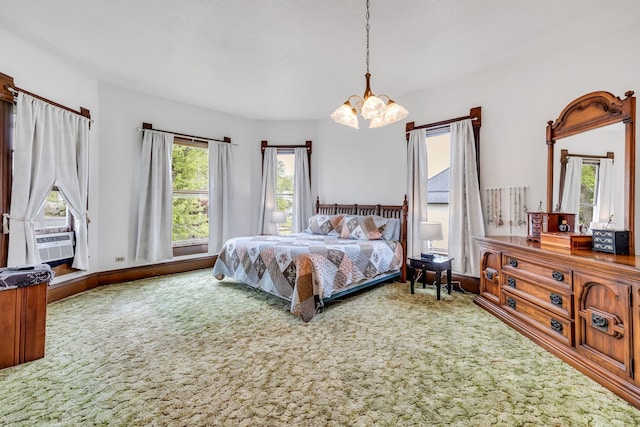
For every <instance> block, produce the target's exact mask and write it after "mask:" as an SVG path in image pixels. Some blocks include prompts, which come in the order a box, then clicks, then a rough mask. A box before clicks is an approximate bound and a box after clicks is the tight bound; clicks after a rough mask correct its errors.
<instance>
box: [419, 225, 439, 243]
mask: <svg viewBox="0 0 640 427" xmlns="http://www.w3.org/2000/svg"><path fill="white" fill-rule="evenodd" d="M418 234H419V236H420V239H421V240H444V235H443V233H442V223H440V222H435V221H434V222H430V221H427V222H421V223H420V226H419V229H418Z"/></svg>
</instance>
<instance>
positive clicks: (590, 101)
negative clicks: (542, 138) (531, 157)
mask: <svg viewBox="0 0 640 427" xmlns="http://www.w3.org/2000/svg"><path fill="white" fill-rule="evenodd" d="M624 95H625V99H620V98H619V97H616V96H614V95H613V94H611V93H609V92H604V91H599V92H591V93H588V94H586V95H583V96H581V97H580V98H577V99H576V100H574V101H572V102H571V103H570V104H568V105H567V106H566V107H565V108H564V110H562V112H561V113H560V115H559V116H558V118H557V119H556V121H555V122H553V121H549V122H547V150H548V155H547V209H549V210H551V209H552V207H553V165H554V153H553V152H554V146H555V143H556V140H558V139H561V138H566V137H568V136H573V135H576V134H579V133H582V132H586V131H589V130H592V129H597V128H601V127H603V126H607V125H610V124H614V123H619V122H622V123H624V125H625V138H624V139H625V150H624V162H625V164H624V170H625V177H624V188H623V194H624V206H625V208H626V209H625V212H624V225H625V228H626V229H627V230H629V253H630V254H634V253H635V251H634V240H635V239H634V219H635V182H636V178H635V176H636V174H635V170H636V129H635V117H636V98H635V97H634V96H633V91H628V92H626V93H625V94H624Z"/></svg>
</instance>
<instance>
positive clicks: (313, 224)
mask: <svg viewBox="0 0 640 427" xmlns="http://www.w3.org/2000/svg"><path fill="white" fill-rule="evenodd" d="M342 217H343V215H322V214H318V215H314V216H312V217H311V218H309V227H307V229H306V230H305V232H306V233H311V234H324V235H328V234H336V233H335V232H334V233H332V231H334V230H335V229H336V228H337V227H338V224H340V221H342Z"/></svg>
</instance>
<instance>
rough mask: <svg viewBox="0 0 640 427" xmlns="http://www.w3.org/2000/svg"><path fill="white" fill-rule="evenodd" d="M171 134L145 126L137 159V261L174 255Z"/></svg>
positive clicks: (153, 259)
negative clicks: (138, 196) (172, 239)
mask: <svg viewBox="0 0 640 427" xmlns="http://www.w3.org/2000/svg"><path fill="white" fill-rule="evenodd" d="M172 148H173V134H170V133H166V132H158V131H153V130H145V131H144V136H143V139H142V160H141V163H140V173H141V179H140V203H139V209H138V239H137V242H136V261H158V260H163V259H170V258H172V257H173V250H172V248H171V231H172V230H171V229H172V219H171V206H172V202H171V195H172V191H173V188H172V185H173V181H172V177H171V150H172Z"/></svg>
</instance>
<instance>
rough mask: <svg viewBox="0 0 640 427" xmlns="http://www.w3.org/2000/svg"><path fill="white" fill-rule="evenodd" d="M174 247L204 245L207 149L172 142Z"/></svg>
mask: <svg viewBox="0 0 640 427" xmlns="http://www.w3.org/2000/svg"><path fill="white" fill-rule="evenodd" d="M171 167H172V177H173V233H172V241H173V245H174V246H186V245H194V244H206V243H207V242H208V238H209V150H208V147H207V145H206V144H198V143H185V142H181V141H180V142H179V141H176V142H174V144H173V152H172V164H171Z"/></svg>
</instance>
